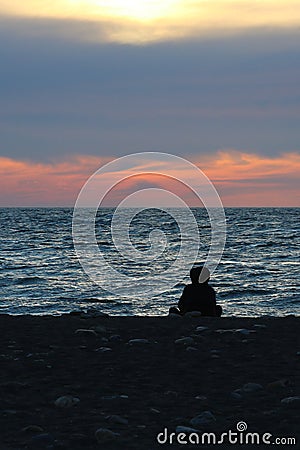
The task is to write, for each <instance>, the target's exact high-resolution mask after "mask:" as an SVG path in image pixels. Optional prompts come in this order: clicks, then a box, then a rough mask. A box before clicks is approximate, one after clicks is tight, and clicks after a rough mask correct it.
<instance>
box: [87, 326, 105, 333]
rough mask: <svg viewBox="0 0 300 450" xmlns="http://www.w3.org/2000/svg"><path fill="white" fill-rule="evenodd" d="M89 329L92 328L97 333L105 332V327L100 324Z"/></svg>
mask: <svg viewBox="0 0 300 450" xmlns="http://www.w3.org/2000/svg"><path fill="white" fill-rule="evenodd" d="M91 330H94V331H96V332H97V333H107V329H106V327H103V326H102V325H96V326H95V327H93V328H91Z"/></svg>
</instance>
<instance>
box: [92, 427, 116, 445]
mask: <svg viewBox="0 0 300 450" xmlns="http://www.w3.org/2000/svg"><path fill="white" fill-rule="evenodd" d="M119 436H120V434H119V433H114V432H113V431H111V430H109V429H108V428H98V430H97V431H96V432H95V437H96V439H97V442H98V443H99V444H103V443H105V442H109V441H113V440H115V439H117V438H118V437H119Z"/></svg>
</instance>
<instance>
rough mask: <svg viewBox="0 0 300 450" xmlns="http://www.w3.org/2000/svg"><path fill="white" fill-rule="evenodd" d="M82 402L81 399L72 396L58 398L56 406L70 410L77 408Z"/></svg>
mask: <svg viewBox="0 0 300 450" xmlns="http://www.w3.org/2000/svg"><path fill="white" fill-rule="evenodd" d="M79 402H80V400H79V398H77V397H72V395H64V396H62V397H58V398H57V399H56V400H55V402H54V404H55V406H57V407H58V408H70V407H71V406H75V405H77V404H78V403H79Z"/></svg>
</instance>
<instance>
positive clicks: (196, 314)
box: [184, 311, 202, 318]
mask: <svg viewBox="0 0 300 450" xmlns="http://www.w3.org/2000/svg"><path fill="white" fill-rule="evenodd" d="M201 316H202V314H201V312H200V311H189V312H187V313H185V314H184V317H187V318H191V317H201Z"/></svg>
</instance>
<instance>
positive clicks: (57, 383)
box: [0, 313, 300, 450]
mask: <svg viewBox="0 0 300 450" xmlns="http://www.w3.org/2000/svg"><path fill="white" fill-rule="evenodd" d="M0 324H1V330H2V340H1V351H0V358H1V376H0V395H1V399H2V400H1V407H0V417H1V430H2V431H1V436H0V448H1V450H12V449H44V448H45V449H78V450H79V449H80V450H82V449H98V448H103V449H116V450H119V449H120V450H121V449H122V450H123V449H124V450H126V449H128V450H129V449H136V450H139V449H147V450H148V449H149V450H151V449H154V448H182V447H184V448H197V445H194V443H190V442H188V443H186V444H181V443H179V442H178V441H177V440H176V439H177V435H178V433H183V436H184V435H186V436H189V435H190V433H194V434H195V433H204V432H213V433H215V434H216V435H217V436H219V435H221V433H222V432H226V431H228V430H230V429H231V430H234V431H237V426H241V425H237V424H240V423H244V424H246V425H244V427H245V426H246V428H247V431H248V432H250V431H251V432H256V433H261V434H263V433H269V434H270V435H271V438H270V439H271V441H272V440H274V439H275V438H287V437H293V438H295V439H296V440H297V441H296V444H293V445H292V446H291V445H290V447H292V448H299V446H298V445H299V434H298V433H299V406H300V387H299V384H300V372H299V364H300V341H299V317H294V316H287V317H282V318H272V317H268V316H264V317H259V318H237V317H235V318H228V317H224V318H207V317H139V316H132V317H116V316H114V317H109V316H106V315H103V316H102V315H101V313H99V314H97V313H93V314H89V313H71V314H68V315H62V316H57V317H54V316H30V315H27V316H10V315H1V316H0ZM170 433H175V435H174V436H175V437H174V436H173V438H172V439H173V441H172V442H170V440H169V434H170ZM158 436H159V437H158ZM175 438H176V439H175ZM181 439H183V438H181ZM159 441H160V442H159ZM281 442H285V441H281ZM211 447H212V445H209V444H208V443H205V444H204V445H202V448H211ZM219 447H220V448H234V445H232V444H230V443H229V442H226V440H225V441H224V442H223V443H222V444H220V445H219ZM248 447H250V448H264V447H265V445H257V444H255V445H250V446H248ZM198 448H199V446H198ZM236 448H243V447H242V446H241V445H236ZM278 448H286V447H285V446H284V445H283V444H281V446H280V445H279V446H278Z"/></svg>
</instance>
